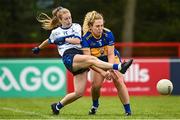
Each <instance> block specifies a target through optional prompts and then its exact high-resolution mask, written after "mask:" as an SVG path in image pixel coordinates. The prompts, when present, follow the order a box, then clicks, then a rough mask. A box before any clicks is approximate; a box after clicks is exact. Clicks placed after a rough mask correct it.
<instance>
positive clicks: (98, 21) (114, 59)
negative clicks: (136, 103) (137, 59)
mask: <svg viewBox="0 0 180 120" xmlns="http://www.w3.org/2000/svg"><path fill="white" fill-rule="evenodd" d="M114 41H115V40H114V35H113V33H112V32H111V31H110V30H108V29H106V28H104V19H103V16H102V15H101V14H100V13H98V12H96V11H91V12H88V13H87V14H86V16H85V19H84V23H83V38H82V42H81V44H82V47H83V50H84V51H86V52H87V53H89V54H90V55H92V56H95V57H97V58H99V59H100V60H102V61H105V62H109V63H120V62H121V58H120V55H119V53H118V51H117V50H116V49H115V47H114ZM91 73H92V78H91V80H92V89H91V94H92V102H93V104H92V107H91V109H90V111H89V114H90V115H94V114H96V111H97V109H98V106H99V97H100V88H101V86H102V83H103V81H104V76H102V75H101V74H99V73H98V72H96V71H93V70H91ZM111 74H112V75H114V76H116V77H114V78H113V82H114V85H115V87H116V88H117V91H118V96H119V99H120V100H121V102H122V104H123V106H124V109H125V115H127V116H129V115H131V108H130V102H129V94H128V90H127V87H126V85H125V83H124V80H123V76H122V74H121V73H120V72H119V71H116V70H112V71H111Z"/></svg>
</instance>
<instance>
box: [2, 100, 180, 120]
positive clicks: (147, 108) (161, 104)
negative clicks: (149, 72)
mask: <svg viewBox="0 0 180 120" xmlns="http://www.w3.org/2000/svg"><path fill="white" fill-rule="evenodd" d="M57 101H58V97H57V98H31V99H30V98H0V119H180V96H155V97H152V96H143V97H140V96H138V97H137V96H136V97H135V96H131V108H132V112H133V115H132V116H128V117H127V116H124V109H123V106H122V104H121V103H120V101H119V99H118V98H117V97H103V96H102V97H101V98H100V106H99V109H98V112H97V114H96V115H91V116H89V115H88V111H89V108H90V106H91V98H90V97H83V98H80V99H79V100H77V101H75V102H74V103H72V104H70V105H68V106H66V107H64V108H63V109H62V110H61V112H60V115H57V116H55V115H52V114H51V109H50V104H51V103H53V102H57Z"/></svg>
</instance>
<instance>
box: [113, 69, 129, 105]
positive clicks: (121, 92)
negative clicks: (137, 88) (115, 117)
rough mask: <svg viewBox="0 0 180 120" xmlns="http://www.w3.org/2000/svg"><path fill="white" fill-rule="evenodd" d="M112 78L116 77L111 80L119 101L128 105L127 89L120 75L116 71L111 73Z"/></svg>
mask: <svg viewBox="0 0 180 120" xmlns="http://www.w3.org/2000/svg"><path fill="white" fill-rule="evenodd" d="M111 74H112V75H113V76H117V77H116V78H114V79H113V83H114V85H115V87H116V88H117V91H118V96H119V99H120V100H121V102H122V104H129V93H128V90H127V87H126V85H125V83H124V78H123V75H122V74H121V73H119V72H118V71H115V72H111Z"/></svg>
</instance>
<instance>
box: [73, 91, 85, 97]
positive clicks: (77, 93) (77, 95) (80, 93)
mask: <svg viewBox="0 0 180 120" xmlns="http://www.w3.org/2000/svg"><path fill="white" fill-rule="evenodd" d="M75 95H76V98H81V97H82V96H83V95H84V92H75Z"/></svg>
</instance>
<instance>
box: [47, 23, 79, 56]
mask: <svg viewBox="0 0 180 120" xmlns="http://www.w3.org/2000/svg"><path fill="white" fill-rule="evenodd" d="M67 36H68V37H71V38H79V39H80V40H81V26H80V25H79V24H77V23H72V25H71V27H69V28H61V27H58V28H56V29H54V30H52V32H51V34H50V36H49V40H48V42H49V43H50V44H56V45H57V48H58V52H59V54H60V55H61V56H63V53H64V51H66V50H67V49H70V48H77V49H80V48H81V45H80V44H71V43H67V42H65V43H64V44H62V45H61V44H57V43H56V40H58V38H60V37H66V38H68V37H67Z"/></svg>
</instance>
